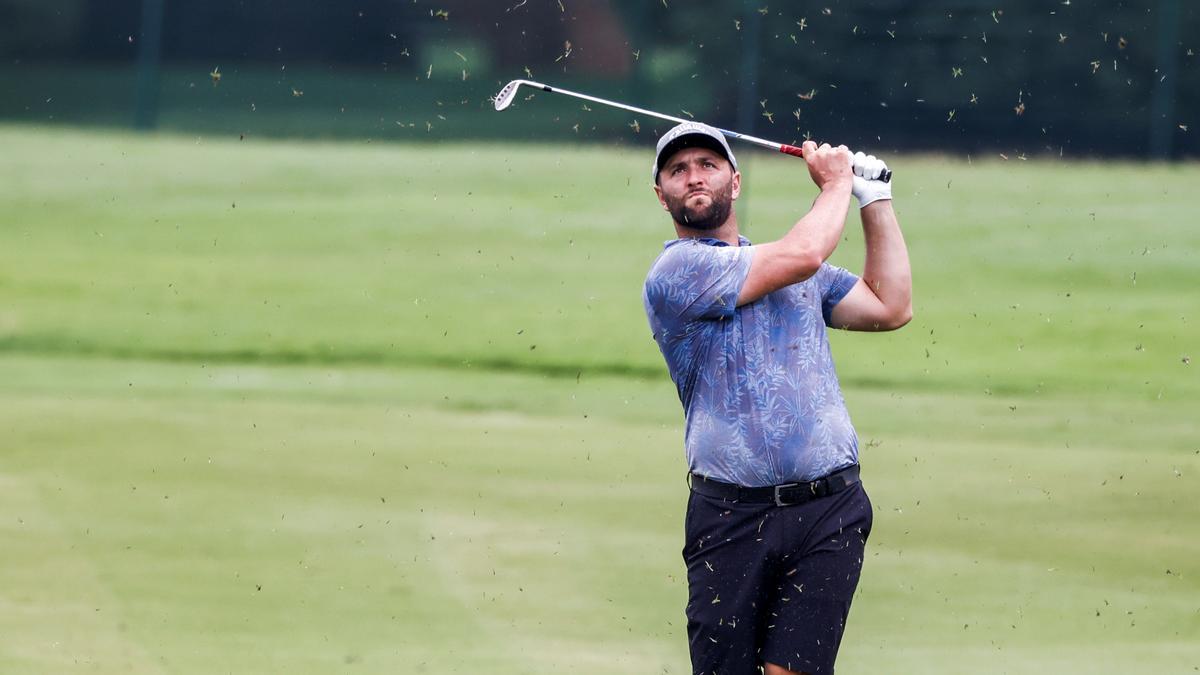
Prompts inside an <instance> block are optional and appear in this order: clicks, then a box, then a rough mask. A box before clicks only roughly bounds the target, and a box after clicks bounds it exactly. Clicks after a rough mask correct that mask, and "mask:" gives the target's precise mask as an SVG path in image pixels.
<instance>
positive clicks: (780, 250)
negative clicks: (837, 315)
mask: <svg viewBox="0 0 1200 675" xmlns="http://www.w3.org/2000/svg"><path fill="white" fill-rule="evenodd" d="M804 159H805V161H806V162H807V163H808V172H809V175H810V176H811V177H812V180H813V182H814V183H816V185H817V187H818V188H820V189H821V194H819V195H817V199H816V201H815V202H813V206H812V209H810V210H809V212H808V213H807V214H805V216H804V217H803V218H801V219H800V220H799V221H797V222H796V224H795V225H793V226H792V229H791V230H789V231H788V233H787V234H785V235H784V236H783V238H781V239H779V240H777V241H773V242H770V243H766V244H760V245H757V246H754V247H753V249H754V254H753V257H752V258H751V261H750V272H749V274H748V275H747V276H746V282H745V283H744V284H743V285H742V290H741V292H740V293H739V294H738V299H737V304H738V305H739V306H740V305H744V304H746V303H748V302H754V301H755V300H758V299H759V298H761V297H762V296H764V295H766V294H768V293H772V292H774V291H777V290H779V289H780V288H783V287H784V286H790V285H791V284H795V283H799V282H801V281H804V280H805V279H807V278H809V277H811V276H812V275H814V274H816V273H817V270H819V269H821V264H822V263H824V262H825V260H826V259H827V258H829V256H830V255H832V254H833V250H834V249H835V248H837V244H838V240H839V239H841V237H842V229H843V228H844V227H845V225H846V212H847V210H848V209H849V207H850V193H851V189H852V188H853V186H854V174H853V172H852V171H851V168H850V151H849V150H847V149H846V146H844V145H841V146H838V147H836V148H832V147H830V146H829V145H827V144H826V145H822V146H820V147H817V144H816V143H813V142H812V141H807V142H805V144H804Z"/></svg>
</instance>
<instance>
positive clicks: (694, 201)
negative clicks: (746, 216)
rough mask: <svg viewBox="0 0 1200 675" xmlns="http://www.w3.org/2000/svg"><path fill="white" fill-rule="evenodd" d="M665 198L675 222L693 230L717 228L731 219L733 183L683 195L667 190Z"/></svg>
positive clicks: (664, 193)
mask: <svg viewBox="0 0 1200 675" xmlns="http://www.w3.org/2000/svg"><path fill="white" fill-rule="evenodd" d="M663 199H664V200H666V202H667V211H669V212H670V213H671V217H672V218H674V219H675V222H677V223H679V224H680V225H683V226H684V227H689V228H691V229H693V230H715V229H717V228H718V227H720V226H722V225H724V224H725V221H726V220H729V212H730V211H731V210H732V209H733V183H732V182H726V183H725V185H724V186H723V187H719V188H716V189H711V190H708V191H703V190H698V191H693V192H687V193H685V194H684V195H683V196H682V197H680V196H673V195H671V194H668V193H667V192H666V191H664V192H663Z"/></svg>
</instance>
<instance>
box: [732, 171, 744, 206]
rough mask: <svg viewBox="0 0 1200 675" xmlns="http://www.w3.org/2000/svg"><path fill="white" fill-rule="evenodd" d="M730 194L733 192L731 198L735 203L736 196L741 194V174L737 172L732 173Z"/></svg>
mask: <svg viewBox="0 0 1200 675" xmlns="http://www.w3.org/2000/svg"><path fill="white" fill-rule="evenodd" d="M732 192H733V198H734V200H735V201H736V200H737V198H738V195H740V194H742V174H741V173H739V172H737V171H734V172H733V189H732Z"/></svg>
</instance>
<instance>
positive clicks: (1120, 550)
mask: <svg viewBox="0 0 1200 675" xmlns="http://www.w3.org/2000/svg"><path fill="white" fill-rule="evenodd" d="M0 370H3V371H4V372H6V373H13V374H14V375H15V376H14V377H12V378H10V379H6V380H5V385H4V390H5V391H6V392H7V394H6V395H5V405H4V406H3V410H4V411H5V412H4V413H3V414H0V428H3V429H5V430H6V435H7V437H8V438H11V439H13V440H14V441H16V445H15V447H17V448H28V450H23V451H18V452H13V451H9V452H7V453H6V454H5V457H4V462H5V466H6V467H7V470H8V471H9V473H10V474H12V475H19V476H23V477H24V479H26V480H34V481H35V482H36V483H37V484H39V485H41V486H42V489H43V491H44V492H45V493H46V494H47V495H48V500H47V508H49V509H51V510H52V511H53V513H54V514H55V516H56V517H57V518H59V519H60V520H61V521H62V522H64V523H65V524H67V527H66V530H67V531H68V532H71V533H73V545H74V546H75V547H76V548H75V550H76V551H78V552H79V555H82V556H85V557H86V558H87V559H88V560H90V561H92V564H93V565H95V566H96V568H97V569H98V570H100V573H101V574H102V575H103V576H104V577H105V578H106V579H108V586H109V588H111V589H112V592H113V593H114V595H115V596H116V597H118V598H119V599H120V602H121V604H122V605H123V606H124V607H125V608H126V609H125V616H126V617H127V618H126V623H127V626H128V627H129V629H130V630H129V632H128V635H129V636H132V638H136V640H137V641H138V642H139V643H141V644H144V645H148V646H149V647H148V649H150V650H151V653H153V654H155V655H156V657H157V658H158V659H159V660H160V661H162V662H165V663H166V664H168V665H169V666H170V668H171V669H172V670H175V671H179V672H200V671H202V670H203V669H204V668H205V667H206V665H205V663H206V662H204V661H203V659H201V657H200V654H201V653H203V652H207V651H216V650H222V649H223V650H224V651H223V652H222V654H224V656H223V658H224V659H225V660H223V661H220V662H221V663H222V664H224V665H225V666H226V667H227V669H230V670H240V671H248V670H262V669H264V668H265V669H279V668H287V669H289V670H296V671H297V672H321V671H322V670H328V669H329V668H334V667H342V666H345V665H346V664H348V663H357V664H362V665H366V666H368V667H375V666H378V667H379V668H383V669H388V668H401V669H406V670H411V669H412V668H413V667H414V664H421V665H423V667H426V668H428V669H429V672H436V671H438V670H443V669H448V668H452V667H464V666H465V665H468V664H474V665H475V666H478V667H483V666H484V665H485V664H486V663H487V662H491V663H492V668H493V669H494V670H495V671H496V672H514V673H515V672H522V673H524V672H556V671H561V669H562V668H564V667H567V666H568V665H570V664H573V663H574V664H576V665H577V666H578V670H579V672H596V673H600V672H639V670H644V666H645V664H646V663H648V662H649V663H654V664H658V667H656V668H655V670H660V669H662V668H668V669H677V668H682V667H683V666H682V665H681V664H684V663H686V657H685V656H684V651H683V650H684V646H685V643H684V640H683V637H682V636H683V633H682V630H683V625H682V615H681V608H682V603H683V599H684V595H685V584H684V581H683V579H682V573H683V571H682V566H681V563H680V561H679V559H678V550H679V548H680V544H681V541H680V537H681V536H682V535H681V533H680V518H681V517H682V508H683V500H684V496H685V492H684V487H683V484H682V480H681V471H682V469H681V467H682V460H681V458H680V450H679V443H680V439H679V430H678V427H677V421H676V420H675V419H671V418H673V417H675V416H676V415H677V414H678V413H677V411H675V410H673V406H674V405H675V404H674V403H672V402H670V401H667V402H666V403H662V404H661V405H659V404H655V403H653V401H654V400H659V401H662V399H665V398H667V397H668V396H669V393H670V391H669V387H664V389H666V391H661V392H658V393H661V394H663V395H664V396H662V397H659V398H658V399H655V398H647V399H646V403H645V407H646V408H648V410H646V409H639V410H636V411H631V410H630V406H629V405H628V404H626V403H624V402H618V397H620V395H621V390H622V388H623V387H624V385H625V384H626V383H625V382H624V381H623V380H622V379H621V378H609V379H603V378H602V379H599V380H590V381H589V380H587V379H584V380H581V381H580V382H579V383H575V382H573V381H569V380H568V381H563V380H560V379H555V378H549V379H548V378H539V377H529V376H517V375H507V376H504V377H503V378H501V381H500V384H501V387H499V388H500V389H503V390H504V391H497V390H496V389H497V387H496V384H497V382H496V381H495V378H494V377H493V376H491V375H489V374H463V373H461V372H458V371H449V372H448V373H446V374H445V377H444V378H441V379H439V378H438V377H437V371H421V372H420V373H419V374H412V373H408V372H407V371H375V370H371V369H331V368H319V367H300V366H293V367H262V366H258V367H241V366H196V365H182V364H162V363H155V362H104V361H101V360H96V359H82V360H63V361H44V362H43V361H41V360H38V359H17V360H13V359H11V358H10V359H3V360H0ZM37 373H41V374H43V377H41V378H37V377H34V375H36V374H37ZM420 383H423V384H420ZM131 384H132V385H133V386H130V385H131ZM420 387H423V391H414V389H417V388H420ZM521 391H528V392H530V398H529V400H528V401H521V400H520V397H519V396H516V395H515V394H516V393H518V392H521ZM472 392H474V394H473V395H474V396H475V398H474V399H471V400H468V401H462V400H457V399H459V397H463V396H467V397H469V396H471V395H472ZM626 393H628V394H629V395H630V396H633V397H635V400H640V399H639V398H637V397H640V396H642V395H644V394H646V393H651V392H641V391H639V390H638V389H637V388H636V387H634V388H633V389H632V390H631V391H628V392H626ZM541 397H544V399H541ZM539 400H544V401H545V404H542V403H539V402H538V401H539ZM1024 403H1025V401H1024V399H998V397H995V396H987V395H980V396H977V397H968V398H964V397H956V396H951V395H922V394H907V395H904V396H901V397H897V396H894V395H888V394H882V393H872V392H860V393H858V394H857V395H855V396H854V397H853V398H852V400H851V407H852V410H853V411H854V414H855V415H856V417H858V418H860V419H863V420H864V421H863V422H861V423H860V432H861V433H863V435H864V449H863V458H864V459H863V461H864V465H865V466H866V480H867V484H868V487H869V490H870V492H871V495H872V499H873V501H874V503H875V507H876V530H875V534H874V535H873V537H872V541H871V545H870V549H869V552H868V555H869V559H868V561H867V574H866V576H865V577H864V581H863V586H862V588H861V590H860V595H859V597H858V599H857V600H856V607H855V610H854V613H853V615H852V619H851V626H850V630H851V633H850V636H849V637H848V642H847V645H846V650H847V653H846V657H845V658H846V661H845V663H844V666H843V667H844V668H845V669H847V670H848V672H872V671H875V670H878V669H880V668H888V667H895V666H894V663H900V664H905V663H908V664H917V663H919V662H920V659H921V658H926V657H929V656H930V655H931V654H935V655H940V656H938V657H937V660H938V662H939V663H941V664H944V665H945V667H946V668H948V669H943V667H942V666H929V665H928V664H927V665H926V668H925V669H926V670H927V671H932V672H961V671H960V670H959V669H960V668H962V667H967V668H968V669H970V670H971V671H972V672H975V671H979V672H1002V670H1003V669H1000V670H997V668H999V666H996V665H995V664H994V663H993V662H992V661H990V660H988V658H985V656H987V655H989V654H991V655H993V656H994V657H996V658H1003V659H1005V663H1028V664H1036V663H1039V662H1053V663H1058V662H1060V661H1062V660H1065V659H1074V662H1075V664H1076V665H1077V666H1078V668H1068V669H1066V670H1065V671H1064V672H1088V671H1089V670H1095V669H1101V670H1103V668H1104V667H1106V664H1107V663H1108V662H1107V661H1105V660H1104V658H1109V659H1115V662H1119V663H1126V664H1130V665H1132V663H1133V661H1132V660H1133V659H1135V658H1136V659H1145V658H1147V657H1146V652H1147V649H1146V645H1162V647H1163V649H1162V650H1161V651H1160V652H1157V653H1158V656H1156V657H1154V658H1152V659H1151V660H1150V661H1148V662H1145V663H1155V664H1158V665H1159V666H1161V667H1162V668H1163V669H1165V670H1167V671H1170V670H1171V669H1173V668H1174V669H1178V667H1180V665H1181V664H1186V662H1187V659H1189V658H1195V657H1197V656H1200V653H1198V652H1197V651H1196V650H1195V648H1194V645H1189V644H1188V643H1187V641H1186V637H1187V635H1189V634H1190V633H1189V631H1192V630H1193V629H1194V628H1195V627H1196V621H1197V617H1196V616H1195V607H1196V606H1197V602H1200V587H1198V586H1197V584H1196V582H1195V579H1196V578H1197V574H1198V573H1200V570H1197V569H1196V568H1195V562H1194V561H1195V560H1197V559H1200V555H1198V553H1200V552H1198V551H1197V550H1196V549H1195V543H1194V542H1192V541H1190V539H1189V538H1188V535H1187V532H1188V531H1189V528H1190V526H1191V523H1192V522H1193V520H1192V519H1193V517H1194V509H1193V508H1192V507H1191V505H1190V504H1191V501H1190V497H1189V495H1190V493H1191V492H1192V491H1193V490H1194V487H1195V477H1196V476H1197V475H1200V459H1198V458H1197V456H1196V455H1195V454H1194V451H1193V450H1191V449H1189V446H1188V443H1189V440H1190V439H1192V437H1191V436H1189V435H1188V430H1187V429H1186V428H1185V427H1179V426H1172V425H1171V424H1170V423H1165V422H1168V421H1169V420H1170V419H1172V418H1173V417H1174V416H1175V415H1177V414H1180V413H1181V412H1182V411H1183V410H1184V408H1183V407H1182V406H1172V404H1169V403H1156V404H1151V403H1148V402H1146V403H1141V404H1138V405H1135V406H1133V407H1131V408H1130V409H1127V410H1123V411H1119V410H1118V409H1117V408H1112V409H1110V408H1108V407H1107V406H1109V405H1111V404H1107V403H1104V402H1103V401H1101V402H1099V403H1097V402H1095V401H1089V400H1086V399H1085V400H1074V401H1073V400H1071V399H1062V398H1053V397H1049V396H1047V397H1045V402H1044V405H1045V407H1046V408H1047V409H1053V410H1057V411H1059V412H1060V414H1061V415H1063V416H1065V417H1075V416H1078V417H1088V416H1091V417H1093V418H1096V419H1101V418H1103V417H1104V416H1106V415H1111V416H1112V417H1113V419H1112V420H1111V421H1109V422H1107V423H1105V424H1099V425H1097V426H1096V427H1095V428H1094V429H1091V428H1083V429H1080V430H1079V431H1078V432H1077V433H1075V434H1074V436H1073V437H1072V440H1071V442H1070V445H1071V447H1067V444H1066V443H1065V442H1064V438H1067V437H1071V434H1070V433H1069V432H1068V431H1067V430H1059V431H1058V432H1056V433H1058V434H1062V435H1056V434H1055V433H1046V432H1047V429H1046V427H1045V423H1044V422H1042V423H1037V422H1036V418H1037V417H1039V416H1042V415H1043V414H1045V413H1044V411H1041V412H1037V413H1036V414H1034V415H1033V416H1032V417H1033V418H1034V420H1035V423H1032V424H1031V423H1029V420H1028V419H1027V418H1023V417H1022V415H1023V414H1025V413H1024V412H1023V408H1022V407H1020V406H1022V405H1024ZM1013 404H1016V405H1018V408H1017V410H1010V408H1009V406H1010V405H1013ZM463 406H465V407H463ZM493 406H494V407H493ZM1139 406H1140V407H1139ZM1122 412H1123V414H1125V415H1129V416H1130V417H1129V418H1128V419H1136V420H1137V423H1138V424H1139V425H1144V426H1145V427H1147V428H1152V427H1154V426H1155V425H1161V429H1160V430H1159V431H1158V434H1159V435H1158V436H1157V440H1156V441H1155V444H1156V447H1154V448H1152V449H1147V448H1135V447H1130V446H1129V445H1128V444H1127V442H1126V440H1124V439H1123V438H1122V433H1123V432H1121V429H1122V428H1123V427H1125V426H1128V423H1127V422H1126V421H1125V418H1122V417H1121V416H1120V414H1121V413H1122ZM585 415H586V416H585ZM47 420H53V423H49V422H48V421H47ZM914 421H915V422H914ZM935 430H936V432H937V433H936V434H935V433H934V431H935ZM935 435H936V438H934V436H935ZM1124 437H1125V438H1127V437H1128V432H1124ZM33 448H38V450H37V451H34V450H33ZM1106 483H1107V484H1106ZM84 532H87V534H86V536H85V535H84V534H83V533H84ZM1167 570H1170V573H1168V572H1167ZM260 587H261V588H260ZM1097 612H1099V613H1100V614H1099V616H1097ZM1131 612H1132V614H1130V613H1131ZM351 626H353V627H354V630H350V627H351ZM297 636H299V637H298V638H297ZM297 640H298V641H299V642H300V643H301V644H302V645H303V647H302V648H297V647H296V646H295V644H294V643H295V642H297ZM1096 644H1109V645H1128V648H1125V649H1121V648H1118V647H1111V648H1110V649H1109V650H1108V651H1097V650H1095V649H1093V648H1092V645H1096ZM230 645H237V650H236V653H233V652H230V651H229V646H230ZM539 645H540V647H539ZM576 657H577V658H576ZM972 659H979V660H978V661H975V660H972ZM1010 659H1011V661H1010ZM402 664H403V665H402ZM889 664H893V665H889ZM948 664H953V667H952V668H951V667H949V665H948ZM964 664H965V665H964ZM913 667H914V668H915V667H916V666H915V665H914V666H913Z"/></svg>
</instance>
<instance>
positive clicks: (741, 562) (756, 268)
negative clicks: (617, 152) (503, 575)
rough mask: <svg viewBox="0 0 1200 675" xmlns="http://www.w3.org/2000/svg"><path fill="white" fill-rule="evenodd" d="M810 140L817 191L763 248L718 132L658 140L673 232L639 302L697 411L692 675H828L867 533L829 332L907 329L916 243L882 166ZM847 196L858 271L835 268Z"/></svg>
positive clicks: (689, 528) (691, 129) (683, 129)
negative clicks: (860, 237) (746, 229)
mask: <svg viewBox="0 0 1200 675" xmlns="http://www.w3.org/2000/svg"><path fill="white" fill-rule="evenodd" d="M803 150H804V159H805V161H806V162H807V164H808V172H809V175H810V176H811V178H812V180H813V182H814V183H815V184H816V186H817V188H818V189H819V190H820V194H818V196H817V198H816V201H815V202H813V205H812V208H811V209H810V210H809V211H808V213H807V214H805V215H804V217H803V218H801V219H800V220H799V221H797V222H796V223H795V225H793V226H792V228H791V229H790V230H789V231H788V232H787V233H786V234H784V235H783V237H781V238H780V239H778V240H776V241H772V242H769V243H764V244H757V245H751V243H750V242H749V241H748V240H747V239H746V238H745V237H742V236H741V235H740V234H739V232H738V223H737V216H736V215H735V214H734V211H733V202H734V200H736V199H737V198H738V194H739V192H740V190H741V174H740V173H738V169H737V160H736V159H735V158H734V155H733V152H732V151H731V150H730V148H729V145H728V143H727V142H726V141H725V138H724V137H723V136H722V134H721V133H720V132H719V131H718V130H717V129H714V128H713V127H709V126H707V125H704V124H699V123H694V122H688V123H684V124H680V125H679V126H676V127H675V128H673V129H671V130H670V131H668V132H667V133H666V134H665V135H664V136H663V137H662V138H661V139H659V141H658V148H657V153H656V156H655V162H654V167H653V168H654V192H655V194H656V195H657V196H658V200H659V203H660V204H661V205H662V207H663V208H664V209H665V210H666V211H668V212H669V213H670V214H671V218H672V220H673V221H674V225H675V233H676V235H677V236H678V238H677V239H674V240H672V241H668V242H667V244H666V247H665V249H664V250H663V252H662V253H661V254H660V255H659V256H658V259H657V260H655V261H654V264H653V266H652V267H651V268H650V272H649V274H648V275H647V277H646V285H645V289H644V294H643V300H644V303H645V307H646V314H647V316H648V318H649V320H650V328H651V330H652V331H653V334H654V339H655V341H656V342H657V343H658V346H659V348H660V349H661V350H662V354H663V357H664V358H665V359H666V362H667V367H668V369H669V370H670V373H671V379H672V380H673V381H674V382H675V386H676V388H677V389H678V392H679V399H680V401H681V402H682V403H683V408H684V414H685V418H686V430H685V446H686V454H687V461H688V469H689V472H690V475H689V482H690V485H691V494H690V497H689V500H688V506H687V515H686V519H685V524H684V530H685V542H684V548H683V557H684V561H685V562H686V564H687V572H688V588H689V597H688V604H687V619H688V639H689V643H690V646H691V657H692V669H693V672H695V673H697V674H699V673H703V674H705V675H712V674H716V675H750V674H752V673H758V672H760V670H759V669H762V671H763V672H765V674H766V675H786V674H787V673H809V674H812V675H817V674H826V673H832V672H833V667H834V660H835V658H836V656H837V651H838V647H839V645H840V643H841V638H842V632H843V629H844V627H845V622H846V617H847V615H848V614H849V611H850V600H851V597H852V596H853V594H854V590H855V588H856V586H857V585H858V579H859V573H860V571H861V569H862V562H863V550H864V547H865V545H866V540H867V536H868V535H869V533H870V531H871V522H872V514H871V503H870V501H869V500H868V498H867V494H866V492H865V491H864V490H863V487H862V484H861V483H860V481H859V467H858V439H857V436H856V434H855V431H854V427H853V426H852V425H851V423H850V416H849V413H848V412H847V410H846V404H845V401H844V400H843V398H842V393H841V389H840V386H839V384H838V379H837V375H836V373H835V372H834V366H833V358H832V355H831V353H830V348H829V340H828V336H827V335H826V328H827V327H835V328H844V329H848V330H860V331H883V330H894V329H896V328H900V327H901V326H903V325H904V324H906V323H907V322H908V321H909V319H910V318H911V316H912V277H911V272H910V270H909V263H908V251H907V249H906V248H905V244H904V238H903V236H902V235H901V232H900V226H899V223H898V222H897V220H896V215H895V212H894V211H893V210H892V202H891V196H892V195H891V184H890V183H888V182H885V181H883V180H878V179H879V178H880V177H883V176H885V175H887V174H886V173H885V172H886V170H887V167H886V166H885V165H884V163H883V162H882V161H880V160H878V159H876V158H874V157H872V156H864V155H861V154H859V155H857V156H854V157H853V158H852V156H851V154H850V151H849V150H847V149H846V147H845V146H839V147H836V148H835V147H830V146H829V145H820V146H818V145H817V144H816V143H813V142H811V141H809V142H807V143H805V144H804V146H803ZM852 195H853V196H854V197H856V198H857V199H858V203H859V206H860V209H861V210H860V214H861V218H862V226H863V233H864V236H865V239H866V263H865V266H864V269H863V274H862V277H861V278H860V277H857V276H855V275H854V274H852V273H850V272H848V271H846V270H844V269H842V268H839V267H835V266H833V265H830V264H828V263H827V262H825V260H826V259H827V258H829V256H830V255H831V254H832V253H833V250H834V248H835V247H836V246H837V243H838V240H839V239H840V238H841V236H842V229H843V227H844V225H845V222H846V212H847V210H848V206H849V203H850V197H851V196H852Z"/></svg>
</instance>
